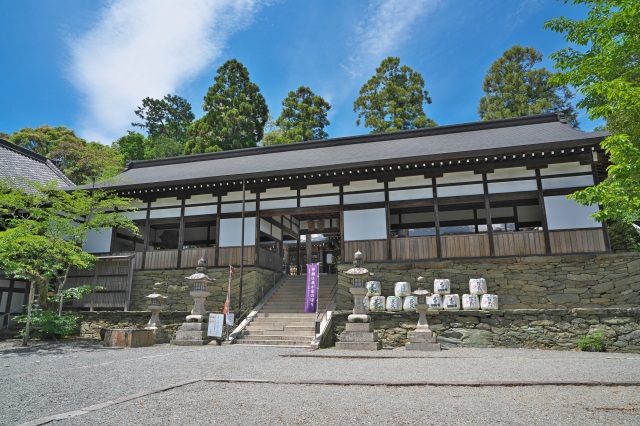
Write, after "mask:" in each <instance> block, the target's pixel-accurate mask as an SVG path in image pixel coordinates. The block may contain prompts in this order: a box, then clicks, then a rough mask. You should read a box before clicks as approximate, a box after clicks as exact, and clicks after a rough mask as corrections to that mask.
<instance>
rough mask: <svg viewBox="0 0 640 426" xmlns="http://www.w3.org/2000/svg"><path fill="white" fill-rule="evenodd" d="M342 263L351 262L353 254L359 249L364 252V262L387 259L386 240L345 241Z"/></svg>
mask: <svg viewBox="0 0 640 426" xmlns="http://www.w3.org/2000/svg"><path fill="white" fill-rule="evenodd" d="M344 250H345V252H344V255H343V257H342V261H343V262H344V263H351V262H353V255H354V254H355V253H356V252H357V251H358V250H359V251H360V252H361V253H363V254H364V260H365V262H375V261H377V260H386V259H387V240H364V241H345V242H344Z"/></svg>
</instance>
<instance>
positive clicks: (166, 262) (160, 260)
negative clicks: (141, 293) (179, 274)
mask: <svg viewBox="0 0 640 426" xmlns="http://www.w3.org/2000/svg"><path fill="white" fill-rule="evenodd" d="M177 266H178V250H150V251H148V252H147V257H146V260H145V262H144V269H175V268H176V267H177Z"/></svg>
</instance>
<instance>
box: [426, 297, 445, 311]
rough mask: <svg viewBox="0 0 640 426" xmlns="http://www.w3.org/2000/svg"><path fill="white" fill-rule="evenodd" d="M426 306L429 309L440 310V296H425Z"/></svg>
mask: <svg viewBox="0 0 640 426" xmlns="http://www.w3.org/2000/svg"><path fill="white" fill-rule="evenodd" d="M427 306H428V307H429V309H442V296H440V295H439V294H432V295H431V296H427Z"/></svg>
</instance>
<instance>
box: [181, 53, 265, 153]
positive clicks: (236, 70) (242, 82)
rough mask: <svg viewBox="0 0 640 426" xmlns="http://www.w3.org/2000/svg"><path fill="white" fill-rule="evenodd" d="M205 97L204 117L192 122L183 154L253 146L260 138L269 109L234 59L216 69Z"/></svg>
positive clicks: (244, 69)
mask: <svg viewBox="0 0 640 426" xmlns="http://www.w3.org/2000/svg"><path fill="white" fill-rule="evenodd" d="M217 73H218V74H217V75H216V77H215V81H214V84H213V86H211V87H209V90H208V92H207V94H206V96H205V97H204V104H203V105H202V108H203V109H204V111H205V113H206V114H205V115H204V117H202V118H201V119H199V120H197V121H195V122H194V123H192V125H191V126H190V128H189V137H190V140H189V141H188V142H187V144H186V146H185V150H184V153H185V154H197V153H203V152H213V151H218V150H225V151H227V150H231V149H239V148H249V147H254V146H256V145H257V143H258V142H259V141H260V140H262V137H263V134H264V126H265V124H266V122H267V118H268V115H269V109H268V108H267V102H266V101H265V99H264V96H262V94H261V93H260V88H259V87H258V86H257V85H256V84H255V83H253V82H251V80H250V79H249V71H248V70H247V68H246V67H245V66H244V65H242V63H240V62H239V61H237V60H236V59H230V60H228V61H227V62H225V63H224V64H223V65H222V66H221V67H220V68H218V70H217Z"/></svg>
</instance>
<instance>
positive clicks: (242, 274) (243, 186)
mask: <svg viewBox="0 0 640 426" xmlns="http://www.w3.org/2000/svg"><path fill="white" fill-rule="evenodd" d="M245 185H246V180H245V179H244V178H243V179H242V237H241V239H242V241H241V242H240V295H239V296H238V311H239V312H240V314H241V315H242V278H243V276H244V208H245V202H246V197H245Z"/></svg>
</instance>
